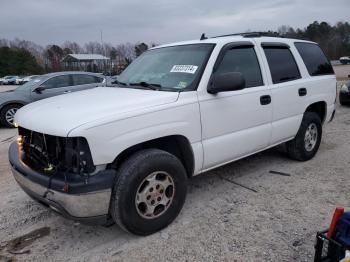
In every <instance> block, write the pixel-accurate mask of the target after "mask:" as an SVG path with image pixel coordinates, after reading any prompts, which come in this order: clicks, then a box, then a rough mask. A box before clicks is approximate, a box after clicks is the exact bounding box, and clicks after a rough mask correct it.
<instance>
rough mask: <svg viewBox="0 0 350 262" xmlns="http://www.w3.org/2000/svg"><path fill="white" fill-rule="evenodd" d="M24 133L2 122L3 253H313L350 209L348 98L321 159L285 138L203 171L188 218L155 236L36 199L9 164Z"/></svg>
mask: <svg viewBox="0 0 350 262" xmlns="http://www.w3.org/2000/svg"><path fill="white" fill-rule="evenodd" d="M15 134H16V130H13V129H0V256H2V257H0V260H1V259H3V260H5V259H6V258H7V259H10V258H14V259H16V260H17V261H47V260H51V261H67V260H72V261H96V260H99V261H312V258H313V254H314V250H313V244H314V238H315V233H316V231H318V230H321V229H325V228H327V226H328V224H329V222H330V218H331V214H332V212H333V210H334V208H335V206H344V207H345V208H347V209H348V210H350V191H349V188H348V185H349V170H350V159H349V154H350V147H349V141H350V108H347V107H341V106H338V111H337V114H336V117H335V120H334V121H333V122H332V123H330V124H328V125H327V126H326V127H325V129H324V136H323V142H322V144H321V147H320V150H319V152H318V154H317V155H316V157H315V158H314V159H312V160H311V161H309V162H304V163H300V162H295V161H292V160H289V159H288V158H287V157H286V156H285V153H284V148H283V147H282V146H280V147H277V148H274V149H271V150H268V151H265V152H262V153H260V154H257V155H254V156H251V157H249V158H246V159H243V160H241V161H238V162H236V163H233V164H230V165H226V166H224V167H222V168H219V169H216V170H214V171H211V172H208V173H206V174H203V175H200V176H198V177H194V178H193V179H191V180H190V183H189V188H188V192H189V194H188V197H187V200H186V203H185V206H184V208H183V210H182V212H181V214H180V215H179V217H178V218H177V219H176V220H175V222H174V223H173V224H171V225H170V226H169V227H168V228H166V229H165V230H163V231H162V232H160V233H156V234H154V235H151V236H148V237H137V236H134V235H130V234H127V233H125V232H123V231H122V230H121V229H119V228H118V227H117V226H112V227H109V228H104V227H97V226H86V225H82V224H79V223H75V222H73V221H69V220H66V219H64V218H62V217H60V216H59V215H57V214H56V213H55V212H54V211H51V210H49V209H46V208H44V207H42V206H41V205H40V204H38V203H36V202H34V201H33V200H31V199H30V198H29V197H28V196H27V195H26V194H25V193H24V192H23V191H22V190H21V189H20V188H19V186H18V185H17V184H16V182H15V181H14V179H13V177H12V175H11V172H10V168H9V165H8V159H7V149H8V146H9V144H10V142H11V141H13V140H14V139H15ZM270 170H274V171H282V172H285V173H288V174H290V176H281V175H276V174H271V173H269V171H270ZM228 180H230V181H234V182H235V183H239V184H241V185H243V186H246V187H248V188H250V189H247V188H245V187H242V186H238V185H237V184H234V183H231V182H229V181H228ZM44 227H48V228H49V229H45V228H44ZM41 228H44V229H43V231H42V233H41V234H38V235H37V239H35V238H33V239H29V238H28V237H26V239H29V241H28V242H27V243H28V244H29V245H27V246H26V245H25V244H24V245H23V246H21V249H20V250H15V252H12V253H16V252H17V253H18V252H19V253H24V254H11V253H10V252H9V250H10V249H9V248H8V247H9V246H10V244H8V241H9V240H11V239H14V238H16V237H19V236H23V235H25V234H27V233H29V232H31V231H32V230H35V229H41ZM48 230H49V231H48ZM43 232H44V233H43ZM30 242H32V243H30ZM6 244H7V247H6Z"/></svg>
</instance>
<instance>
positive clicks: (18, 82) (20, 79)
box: [16, 75, 39, 85]
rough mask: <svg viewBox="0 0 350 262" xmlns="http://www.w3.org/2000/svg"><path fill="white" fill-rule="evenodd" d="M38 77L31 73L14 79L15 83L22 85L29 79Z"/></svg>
mask: <svg viewBox="0 0 350 262" xmlns="http://www.w3.org/2000/svg"><path fill="white" fill-rule="evenodd" d="M37 77H39V75H31V76H23V77H20V78H18V79H16V85H23V84H25V83H27V82H29V81H30V80H33V79H35V78H37Z"/></svg>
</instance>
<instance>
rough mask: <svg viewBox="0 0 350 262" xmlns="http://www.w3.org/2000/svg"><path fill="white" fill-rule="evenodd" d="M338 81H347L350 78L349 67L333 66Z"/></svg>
mask: <svg viewBox="0 0 350 262" xmlns="http://www.w3.org/2000/svg"><path fill="white" fill-rule="evenodd" d="M333 68H334V71H335V73H336V75H337V79H338V80H348V79H349V78H350V77H349V76H350V65H335V66H333Z"/></svg>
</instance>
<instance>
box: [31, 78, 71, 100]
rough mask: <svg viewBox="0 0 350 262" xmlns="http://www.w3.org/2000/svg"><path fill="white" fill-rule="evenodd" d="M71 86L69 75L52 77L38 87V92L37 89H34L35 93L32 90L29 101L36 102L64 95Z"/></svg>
mask: <svg viewBox="0 0 350 262" xmlns="http://www.w3.org/2000/svg"><path fill="white" fill-rule="evenodd" d="M71 85H72V77H71V76H70V75H60V76H54V77H52V78H50V79H48V80H46V81H45V82H43V83H42V84H41V85H40V86H39V88H41V90H39V91H38V88H36V89H35V90H37V91H35V90H33V91H32V93H31V99H32V101H37V100H41V99H44V98H48V97H51V96H57V95H61V94H65V93H67V92H68V88H69V86H71Z"/></svg>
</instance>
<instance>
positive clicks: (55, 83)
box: [0, 72, 106, 127]
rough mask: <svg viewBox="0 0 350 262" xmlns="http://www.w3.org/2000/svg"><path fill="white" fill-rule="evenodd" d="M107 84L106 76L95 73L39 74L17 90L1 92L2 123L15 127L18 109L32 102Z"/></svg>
mask: <svg viewBox="0 0 350 262" xmlns="http://www.w3.org/2000/svg"><path fill="white" fill-rule="evenodd" d="M105 85H106V79H105V77H104V76H103V75H99V74H94V73H86V72H59V73H50V74H46V75H42V76H39V77H37V78H35V79H32V80H30V81H29V82H27V83H25V84H23V85H22V86H19V87H18V88H16V89H15V90H11V91H6V92H1V93H0V123H1V125H2V126H5V127H13V126H14V123H13V120H14V116H15V113H16V111H17V110H18V109H19V108H21V107H22V106H24V105H26V104H29V103H31V102H34V101H37V100H41V99H44V98H48V97H52V96H57V95H61V94H66V93H70V92H76V91H80V90H85V89H90V88H94V87H98V86H105Z"/></svg>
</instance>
